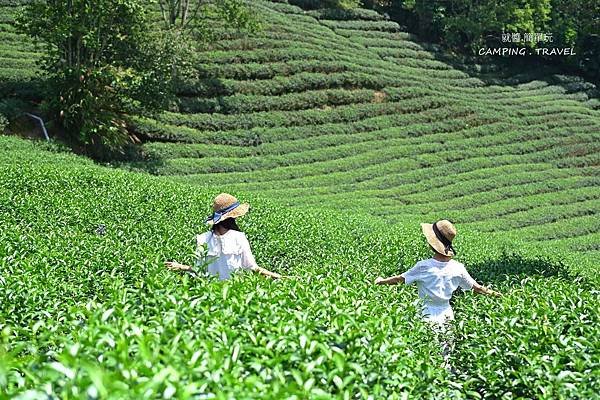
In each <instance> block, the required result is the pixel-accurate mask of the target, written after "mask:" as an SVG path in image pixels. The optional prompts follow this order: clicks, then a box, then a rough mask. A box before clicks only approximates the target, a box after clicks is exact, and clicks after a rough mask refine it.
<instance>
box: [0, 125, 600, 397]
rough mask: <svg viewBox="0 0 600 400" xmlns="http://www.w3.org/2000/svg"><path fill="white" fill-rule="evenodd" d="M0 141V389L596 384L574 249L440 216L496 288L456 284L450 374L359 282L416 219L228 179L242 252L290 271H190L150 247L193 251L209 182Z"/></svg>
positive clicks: (410, 310)
mask: <svg viewBox="0 0 600 400" xmlns="http://www.w3.org/2000/svg"><path fill="white" fill-rule="evenodd" d="M0 144H1V146H0V148H2V149H3V150H2V152H1V153H0V177H1V178H2V185H1V186H0V210H1V212H0V222H1V224H2V226H3V227H5V229H2V230H1V231H0V287H1V289H2V290H0V332H2V333H1V336H0V360H1V362H0V393H1V394H0V397H2V398H19V397H18V395H21V396H22V397H21V398H36V399H37V398H40V399H41V398H47V397H46V396H51V397H58V398H88V399H95V398H124V397H128V398H131V397H144V398H281V397H294V396H295V397H296V398H307V397H310V398H332V397H339V398H348V399H349V398H355V397H358V398H373V399H375V398H387V397H388V396H389V397H391V398H406V397H407V396H408V397H414V398H449V397H454V398H482V397H483V398H500V397H503V398H547V399H551V398H552V399H556V398H590V397H593V396H594V395H595V394H597V393H598V391H599V389H600V387H599V386H598V382H600V379H598V378H599V376H598V373H599V367H600V366H599V365H598V360H599V356H600V348H599V347H598V341H597V340H596V339H597V337H598V335H599V334H600V331H598V327H599V326H600V324H599V323H600V311H599V310H600V298H599V293H598V289H597V283H598V282H597V273H596V272H597V266H596V265H594V264H593V263H592V262H588V263H582V262H581V261H580V260H579V261H578V260H574V259H572V258H571V256H570V255H569V254H567V253H563V252H560V251H558V250H556V249H552V248H551V247H549V248H548V249H545V248H543V247H541V246H531V247H529V246H527V245H525V244H523V243H522V242H520V241H511V240H503V238H502V236H501V235H498V236H494V235H493V234H492V235H488V236H482V235H480V234H477V233H476V232H471V231H470V230H469V229H466V228H464V227H462V226H460V225H459V238H458V239H457V240H458V242H457V249H460V250H459V252H460V257H459V260H460V261H462V262H465V263H466V265H467V267H468V268H469V270H470V271H471V273H472V275H473V276H474V277H475V278H476V279H478V280H479V281H480V282H483V283H486V284H489V285H492V287H494V288H497V289H500V290H502V291H503V292H504V293H505V296H504V297H503V298H500V299H496V298H488V297H484V296H477V295H475V294H473V293H465V294H463V295H458V296H457V297H456V298H455V301H454V308H455V309H456V314H457V321H456V325H455V327H454V332H455V333H454V335H455V337H456V339H455V342H456V344H455V351H454V352H453V353H452V359H451V363H452V365H453V366H454V369H455V371H454V372H449V371H447V370H445V369H444V368H443V367H442V359H441V355H440V351H439V348H438V347H437V345H436V341H437V339H436V338H435V337H433V336H432V333H431V332H430V331H429V329H428V328H427V327H426V326H424V325H423V323H422V322H421V321H420V318H419V317H418V311H417V306H418V298H417V295H416V289H415V288H414V287H402V286H400V287H380V286H375V285H373V284H372V281H373V279H374V278H375V277H376V276H377V275H388V274H395V273H399V272H402V271H403V270H404V269H406V268H408V267H410V266H411V265H413V263H414V262H415V261H417V260H418V259H420V258H423V257H427V256H428V251H427V247H426V244H425V242H424V240H423V239H422V237H421V235H420V231H419V226H418V224H417V223H416V222H417V221H414V222H407V223H406V224H398V225H395V226H390V225H386V224H382V223H381V221H380V220H378V219H377V218H374V217H371V216H366V215H361V214H356V215H355V216H351V217H348V216H346V215H343V214H342V213H319V212H318V210H314V211H310V212H307V211H301V210H290V209H282V208H281V207H278V206H277V205H276V204H274V203H271V202H269V201H267V200H265V199H263V198H260V197H257V196H255V195H246V194H243V193H236V194H238V195H239V197H240V198H241V199H243V200H245V201H250V202H251V203H252V206H253V208H252V210H251V212H250V213H249V215H248V216H246V217H244V219H242V220H241V221H240V224H241V226H242V228H243V229H244V230H245V231H246V233H247V235H248V237H249V238H250V240H251V243H252V245H253V248H254V252H255V254H256V257H257V260H258V262H259V264H261V265H263V266H265V267H268V268H270V269H272V270H275V271H278V272H283V273H286V274H290V275H295V276H297V278H296V279H288V280H281V281H271V280H268V279H264V278H261V277H259V276H255V275H238V276H236V277H235V278H234V279H233V280H232V281H229V282H217V281H208V280H204V279H191V278H190V277H188V276H186V275H178V274H176V273H173V272H170V271H167V270H166V269H165V268H164V266H163V265H162V261H163V260H165V259H177V260H179V261H182V262H191V261H192V252H193V250H194V247H193V240H192V237H193V235H194V234H195V233H199V232H201V231H202V230H203V229H206V228H205V227H204V226H203V223H202V221H203V217H204V215H205V214H206V213H207V212H208V206H209V204H210V199H211V197H212V196H213V195H214V194H215V193H216V192H217V191H218V190H219V188H217V187H211V188H208V187H203V188H201V187H198V186H187V185H180V184H174V183H169V182H166V181H163V180H160V179H158V178H152V177H149V176H147V175H143V174H132V173H127V172H122V171H114V170H108V169H104V168H101V167H98V166H94V165H93V164H92V163H91V162H89V161H87V160H83V159H80V158H76V157H74V156H72V155H69V154H65V153H62V152H56V151H57V150H59V149H53V148H52V147H51V149H52V150H54V152H49V151H47V150H42V149H41V148H39V146H34V145H33V144H31V143H29V142H25V141H23V140H18V139H11V138H7V137H0ZM44 147H48V146H46V145H44ZM39 187H44V190H43V191H39V190H37V189H36V188H39ZM590 261H591V260H590ZM575 266H577V267H578V268H581V269H583V270H585V271H586V272H585V273H583V272H579V273H576V271H575V270H574V269H572V267H575ZM15 396H17V397H15Z"/></svg>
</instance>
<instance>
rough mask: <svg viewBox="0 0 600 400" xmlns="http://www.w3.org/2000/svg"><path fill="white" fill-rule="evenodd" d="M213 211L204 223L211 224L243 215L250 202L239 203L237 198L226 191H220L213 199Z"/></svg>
mask: <svg viewBox="0 0 600 400" xmlns="http://www.w3.org/2000/svg"><path fill="white" fill-rule="evenodd" d="M212 208H213V213H212V215H211V216H209V217H208V218H207V219H206V223H207V224H209V225H213V224H216V223H219V222H221V221H225V220H226V219H229V218H237V217H241V216H242V215H245V214H246V213H247V212H248V209H249V208H250V204H248V203H243V204H240V202H239V201H238V199H236V198H235V197H233V196H232V195H230V194H228V193H221V194H220V195H218V196H217V197H215V199H214V201H213V206H212Z"/></svg>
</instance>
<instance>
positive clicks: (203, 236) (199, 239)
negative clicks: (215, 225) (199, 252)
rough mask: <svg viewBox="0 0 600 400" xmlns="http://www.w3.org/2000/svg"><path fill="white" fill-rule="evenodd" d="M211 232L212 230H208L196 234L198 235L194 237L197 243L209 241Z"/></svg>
mask: <svg viewBox="0 0 600 400" xmlns="http://www.w3.org/2000/svg"><path fill="white" fill-rule="evenodd" d="M211 233H212V232H211V231H208V232H204V233H201V234H199V235H196V236H195V237H194V238H195V240H196V244H197V245H202V244H204V243H206V242H208V239H209V235H210V234H211Z"/></svg>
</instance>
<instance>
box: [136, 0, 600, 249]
mask: <svg viewBox="0 0 600 400" xmlns="http://www.w3.org/2000/svg"><path fill="white" fill-rule="evenodd" d="M253 4H254V5H255V7H256V8H257V9H258V10H259V11H260V12H259V14H260V15H263V16H264V21H265V22H266V28H265V30H264V31H263V32H261V33H259V34H256V35H254V36H253V37H251V38H243V37H238V36H237V35H236V34H235V33H233V32H230V31H228V30H226V29H222V30H219V31H218V32H219V33H220V40H218V41H215V42H213V43H212V44H211V46H210V47H209V48H207V49H206V51H205V52H201V53H199V54H198V59H197V60H195V63H196V64H197V66H198V71H199V79H198V80H197V81H194V82H188V84H186V85H184V87H182V88H181V89H180V99H181V104H180V112H178V113H174V112H171V113H165V114H163V115H162V116H161V117H160V118H158V119H157V120H148V119H136V129H137V130H138V131H139V132H142V133H143V134H144V135H145V137H146V140H147V143H146V144H144V146H143V151H144V153H145V156H146V160H145V161H144V162H142V163H141V164H139V163H132V164H131V165H132V166H133V167H139V168H141V169H145V170H149V171H151V172H153V173H156V174H160V175H168V176H170V177H173V178H176V179H178V180H180V181H184V182H191V183H202V184H212V185H216V186H219V187H223V188H226V189H228V190H231V191H238V190H244V191H256V192H260V193H261V194H262V195H263V196H267V197H269V198H271V199H274V200H278V201H280V202H281V203H283V204H285V205H287V206H299V207H305V206H310V207H329V208H333V209H341V210H344V211H352V210H362V211H367V212H369V213H370V214H372V215H380V216H384V217H386V218H388V219H390V220H393V221H396V220H405V219H407V218H409V219H414V220H418V219H421V220H433V219H435V218H439V217H447V218H452V219H453V220H455V221H456V222H458V223H460V224H461V225H462V226H463V227H465V226H468V227H469V228H470V229H478V230H482V231H492V230H493V231H506V232H509V231H510V232H513V233H514V235H517V236H524V237H527V238H529V239H531V240H536V241H546V240H548V239H552V240H557V241H559V242H560V243H562V244H564V245H566V246H568V247H569V248H570V249H573V250H578V251H591V252H595V251H598V250H599V249H598V244H597V243H598V242H599V241H598V238H599V237H598V232H599V231H600V229H599V228H600V225H599V224H600V218H598V213H599V212H600V191H599V190H597V189H598V186H599V184H600V174H599V172H600V169H599V165H600V163H599V157H600V156H599V154H600V151H599V150H600V147H599V146H600V144H599V143H600V142H599V140H598V139H600V110H598V109H597V104H598V103H597V99H590V98H589V96H588V95H589V93H592V91H590V89H593V85H590V84H588V83H585V82H581V81H579V82H578V81H577V79H569V78H567V77H561V76H556V75H554V76H547V77H541V76H540V77H539V78H538V79H536V80H530V81H528V82H526V83H522V84H514V85H508V84H506V85H490V84H487V83H486V82H484V81H482V80H481V79H478V78H475V77H471V76H469V75H467V74H466V73H464V72H461V71H459V70H456V69H453V68H452V67H450V66H449V65H448V64H446V63H444V62H442V61H439V60H438V58H439V55H438V53H436V52H434V51H429V50H428V48H430V47H431V46H427V45H426V44H421V43H419V42H418V41H416V40H415V38H414V37H413V36H411V35H410V34H406V33H403V32H400V31H399V30H398V25H397V24H395V23H393V22H390V21H385V20H382V17H381V16H379V15H378V14H376V13H374V12H370V11H356V12H353V13H346V14H345V15H344V14H343V13H330V12H319V11H315V12H308V13H307V12H304V11H303V10H301V9H299V8H297V7H294V6H290V5H287V4H280V3H271V2H263V1H257V2H253ZM331 17H336V18H348V20H343V19H328V18H331ZM529 75H533V76H535V73H534V72H533V73H532V72H530V73H529ZM206 93H209V98H206V97H205V96H206ZM595 107H596V108H595ZM559 242H556V243H557V244H558V243H559Z"/></svg>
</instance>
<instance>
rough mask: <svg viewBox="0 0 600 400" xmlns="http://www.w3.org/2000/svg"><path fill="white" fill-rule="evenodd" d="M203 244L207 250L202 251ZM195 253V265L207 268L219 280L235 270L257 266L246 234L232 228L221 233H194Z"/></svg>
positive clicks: (226, 277)
mask: <svg viewBox="0 0 600 400" xmlns="http://www.w3.org/2000/svg"><path fill="white" fill-rule="evenodd" d="M204 244H206V245H207V251H203V249H204V248H203V245H204ZM196 255H197V258H196V266H197V267H199V268H200V270H202V269H203V268H207V272H208V274H209V275H212V276H218V277H219V279H221V280H224V279H229V278H230V277H231V273H232V272H235V271H237V270H240V269H253V268H256V267H257V264H256V261H255V260H254V255H252V251H251V250H250V243H249V242H248V239H247V238H246V235H245V234H244V233H243V232H239V231H236V230H233V229H230V230H228V231H227V232H225V233H224V234H223V235H219V234H217V233H216V232H213V231H208V232H204V233H202V234H200V235H196ZM207 264H208V267H206V265H207Z"/></svg>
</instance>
